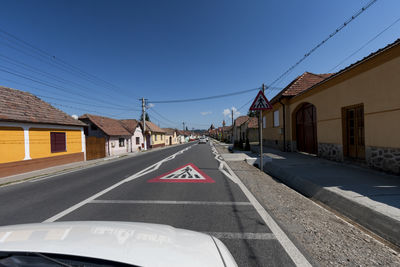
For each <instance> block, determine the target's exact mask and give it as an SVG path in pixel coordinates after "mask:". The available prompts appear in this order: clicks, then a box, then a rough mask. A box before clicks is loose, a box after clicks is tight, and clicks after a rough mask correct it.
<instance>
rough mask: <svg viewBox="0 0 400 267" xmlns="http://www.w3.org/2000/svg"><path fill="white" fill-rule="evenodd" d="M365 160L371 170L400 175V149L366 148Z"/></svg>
mask: <svg viewBox="0 0 400 267" xmlns="http://www.w3.org/2000/svg"><path fill="white" fill-rule="evenodd" d="M365 159H366V161H367V164H368V166H370V167H371V168H374V169H379V170H383V171H386V172H390V173H394V174H397V175H400V148H388V147H376V146H369V147H365Z"/></svg>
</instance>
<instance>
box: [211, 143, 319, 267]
mask: <svg viewBox="0 0 400 267" xmlns="http://www.w3.org/2000/svg"><path fill="white" fill-rule="evenodd" d="M212 150H213V153H214V154H217V153H218V151H217V149H216V148H215V147H214V146H213V145H212ZM218 154H219V153H218ZM216 159H217V157H216ZM217 160H218V161H219V162H220V163H221V162H222V163H223V165H224V168H226V169H227V170H228V172H226V171H225V170H223V169H222V170H221V169H220V171H221V172H222V173H224V174H225V175H226V176H227V177H228V178H229V179H231V180H232V181H233V182H235V183H236V184H237V185H238V186H239V187H240V189H241V190H242V191H243V193H244V194H245V195H246V197H247V199H248V200H249V201H250V202H251V203H252V204H253V206H254V208H255V209H256V211H257V212H258V214H259V215H260V216H261V218H262V219H263V220H264V222H265V223H266V224H267V226H268V228H269V229H271V231H272V233H273V234H274V235H275V237H276V239H277V240H278V241H279V243H280V244H281V245H282V247H283V248H284V249H285V251H286V253H287V254H288V255H289V257H290V258H291V259H292V260H293V262H294V263H295V264H296V265H297V266H312V265H311V264H310V263H309V262H308V260H307V259H306V258H305V257H304V255H303V254H302V253H301V252H300V251H299V249H298V248H297V247H296V246H295V245H294V244H293V242H292V241H291V240H290V239H289V238H288V237H287V235H286V234H285V232H284V231H283V230H282V229H281V228H280V227H279V226H278V224H277V223H276V222H275V221H274V219H273V218H272V217H271V215H269V214H268V212H267V211H266V210H265V209H264V208H263V206H262V205H261V204H260V202H258V200H257V199H256V198H255V197H254V196H253V194H252V193H251V192H250V191H249V190H248V189H247V187H246V186H245V185H244V184H243V182H242V181H241V180H240V179H239V177H237V176H236V174H235V173H234V172H233V171H232V169H231V168H230V167H229V165H228V164H226V162H225V161H223V160H219V159H217ZM227 174H228V175H227Z"/></svg>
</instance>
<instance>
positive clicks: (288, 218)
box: [215, 142, 400, 266]
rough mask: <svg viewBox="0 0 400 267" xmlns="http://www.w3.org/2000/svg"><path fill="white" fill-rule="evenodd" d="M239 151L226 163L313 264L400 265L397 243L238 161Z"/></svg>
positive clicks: (222, 149) (223, 149)
mask: <svg viewBox="0 0 400 267" xmlns="http://www.w3.org/2000/svg"><path fill="white" fill-rule="evenodd" d="M215 143H217V145H216V148H217V150H218V151H219V153H220V155H221V156H222V157H223V156H226V155H228V153H229V151H228V149H227V146H220V145H219V142H215ZM222 145H223V143H222ZM238 152H239V153H235V154H230V155H231V157H228V158H227V159H225V161H226V163H227V164H228V165H229V166H230V168H231V169H232V170H233V172H234V173H235V174H236V175H237V176H238V178H239V179H240V180H241V181H242V182H243V183H244V185H245V186H246V187H247V188H248V190H249V191H250V192H251V193H252V194H253V195H254V196H255V198H256V199H257V200H258V201H259V203H260V204H261V205H262V206H263V208H264V209H265V210H266V211H267V212H268V213H269V214H270V215H271V216H272V217H273V218H274V219H275V220H276V222H277V223H278V224H279V225H280V227H281V228H282V229H283V230H284V231H285V233H286V234H287V235H288V237H289V238H290V239H291V240H292V242H293V243H294V244H295V245H296V246H297V247H298V249H299V250H300V251H301V252H303V254H304V255H308V256H309V257H308V258H309V259H311V261H310V263H311V264H312V265H313V266H378V265H381V266H400V253H399V251H400V250H399V248H398V247H397V248H396V250H393V249H392V248H393V246H391V247H389V246H387V244H386V243H382V242H380V241H378V240H377V239H375V238H373V237H372V236H370V235H368V234H366V233H365V232H364V231H361V230H360V229H359V228H358V227H354V226H353V225H351V224H348V223H346V222H345V221H344V220H342V219H341V218H338V217H337V216H336V215H335V214H334V213H332V212H330V211H329V210H328V209H325V208H323V207H322V206H321V205H318V204H317V203H318V202H316V201H312V199H310V198H307V197H305V196H304V195H303V194H300V193H299V192H297V191H295V190H293V189H291V188H289V187H288V186H287V185H285V183H284V182H282V181H280V180H278V179H274V178H272V177H271V176H270V175H268V174H267V173H262V172H260V170H259V169H258V168H255V167H253V166H251V165H249V164H247V163H246V162H245V161H244V160H243V159H242V160H241V161H239V160H238V159H236V158H235V157H234V155H238V158H242V156H243V154H244V153H241V152H243V151H238ZM268 152H269V153H271V151H268ZM268 152H267V153H268ZM245 153H247V152H245ZM249 154H250V153H249ZM274 154H277V153H274ZM251 156H254V154H253V155H251ZM277 156H278V155H277ZM278 157H279V156H278ZM282 160H283V159H282ZM273 161H275V160H273Z"/></svg>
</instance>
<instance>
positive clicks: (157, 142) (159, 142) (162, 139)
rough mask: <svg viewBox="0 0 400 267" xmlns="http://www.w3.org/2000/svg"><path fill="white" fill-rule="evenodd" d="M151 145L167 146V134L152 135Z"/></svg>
mask: <svg viewBox="0 0 400 267" xmlns="http://www.w3.org/2000/svg"><path fill="white" fill-rule="evenodd" d="M156 139H157V140H156ZM151 145H152V146H160V145H161V146H163V145H165V134H164V133H151Z"/></svg>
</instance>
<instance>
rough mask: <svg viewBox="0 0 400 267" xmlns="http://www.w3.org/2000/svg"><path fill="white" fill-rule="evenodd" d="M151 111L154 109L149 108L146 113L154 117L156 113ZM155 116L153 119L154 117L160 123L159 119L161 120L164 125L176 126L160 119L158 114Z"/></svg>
mask: <svg viewBox="0 0 400 267" xmlns="http://www.w3.org/2000/svg"><path fill="white" fill-rule="evenodd" d="M153 111H154V110H151V111H149V110H147V113H149V114H151V115H152V117H153V118H154V115H155V114H156V113H152V112H153ZM157 117H159V119H157ZM157 117H156V118H154V119H156V120H157V121H158V122H159V123H160V121H161V122H162V123H163V124H165V125H166V126H172V127H171V128H176V127H175V125H172V124H170V123H169V122H166V121H165V120H164V119H161V120H160V118H161V116H160V115H158V114H157Z"/></svg>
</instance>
